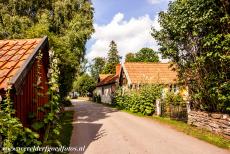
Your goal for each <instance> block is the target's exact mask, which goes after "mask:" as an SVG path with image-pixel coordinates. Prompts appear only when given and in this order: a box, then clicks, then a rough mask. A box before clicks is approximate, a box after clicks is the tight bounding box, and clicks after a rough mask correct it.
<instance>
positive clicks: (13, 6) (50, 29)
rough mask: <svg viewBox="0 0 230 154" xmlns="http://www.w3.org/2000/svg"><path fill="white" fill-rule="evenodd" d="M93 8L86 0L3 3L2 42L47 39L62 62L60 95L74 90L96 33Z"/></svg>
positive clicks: (0, 10) (0, 12)
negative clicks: (87, 43)
mask: <svg viewBox="0 0 230 154" xmlns="http://www.w3.org/2000/svg"><path fill="white" fill-rule="evenodd" d="M92 19H93V8H92V6H91V4H90V3H89V2H88V1H87V0H71V1H63V0H55V1H50V0H46V1H45V0H43V1H40V0H29V1H28V0H20V1H12V0H5V1H0V39H11V38H35V37H43V36H44V35H48V37H49V42H50V47H51V49H52V50H53V51H54V52H55V54H56V55H57V57H58V58H59V63H58V67H59V70H60V74H62V75H61V76H59V84H60V94H61V95H62V96H61V98H64V97H65V96H66V95H67V94H68V92H69V91H70V90H71V89H72V83H73V81H74V77H75V75H76V74H77V71H78V70H79V69H78V68H79V65H80V63H81V62H82V61H83V60H84V58H83V57H84V54H85V44H86V41H87V40H88V39H89V38H90V35H91V34H92V33H93V31H94V30H93V20H92Z"/></svg>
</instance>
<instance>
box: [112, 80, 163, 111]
mask: <svg viewBox="0 0 230 154" xmlns="http://www.w3.org/2000/svg"><path fill="white" fill-rule="evenodd" d="M161 92H162V87H161V86H159V85H144V86H143V87H141V88H140V89H139V90H138V91H137V90H131V91H129V92H123V91H122V89H118V90H117V91H116V94H115V102H116V104H117V106H118V107H119V108H120V109H125V110H128V111H131V112H133V113H141V114H143V115H152V114H153V113H154V111H155V101H156V99H157V98H159V97H160V96H161Z"/></svg>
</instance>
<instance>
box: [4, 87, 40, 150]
mask: <svg viewBox="0 0 230 154" xmlns="http://www.w3.org/2000/svg"><path fill="white" fill-rule="evenodd" d="M14 114H15V110H14V109H13V102H12V101H11V99H10V88H9V89H8V91H7V93H6V97H5V99H4V100H3V101H2V102H1V108H0V135H1V137H2V141H3V145H2V146H3V147H4V148H9V149H5V150H6V151H4V153H9V152H10V148H12V147H23V146H24V147H32V146H39V145H41V144H42V142H41V141H39V134H38V133H35V132H33V131H32V130H31V129H29V128H24V127H23V126H22V123H21V122H20V120H19V119H18V118H16V117H15V116H14ZM1 150H2V149H1ZM1 150H0V153H1ZM8 150H9V151H8ZM18 152H19V151H18ZM21 153H23V151H22V152H21Z"/></svg>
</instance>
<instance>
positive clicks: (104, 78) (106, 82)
mask: <svg viewBox="0 0 230 154" xmlns="http://www.w3.org/2000/svg"><path fill="white" fill-rule="evenodd" d="M120 71H121V64H118V65H117V66H116V74H100V75H99V82H98V83H97V87H96V89H95V90H94V93H96V94H97V95H100V97H101V101H102V102H103V103H111V101H112V95H113V93H114V92H115V89H116V87H117V86H118V83H119V77H120Z"/></svg>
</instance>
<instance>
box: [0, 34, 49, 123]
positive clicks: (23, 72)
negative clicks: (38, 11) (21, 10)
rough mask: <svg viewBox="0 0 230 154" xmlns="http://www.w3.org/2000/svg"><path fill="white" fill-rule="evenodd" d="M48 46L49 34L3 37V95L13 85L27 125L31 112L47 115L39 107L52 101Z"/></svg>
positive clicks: (0, 51)
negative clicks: (45, 35) (24, 37)
mask: <svg viewBox="0 0 230 154" xmlns="http://www.w3.org/2000/svg"><path fill="white" fill-rule="evenodd" d="M48 50H49V44H48V38H47V37H44V38H37V39H23V40H0V95H1V97H3V98H4V97H5V93H6V91H7V89H9V88H11V90H10V95H11V100H12V102H13V104H14V108H15V110H16V116H17V117H18V118H19V119H20V120H21V122H22V124H23V125H24V126H26V127H29V126H30V124H31V122H30V119H29V115H30V114H31V113H34V114H35V115H36V117H37V119H38V120H39V119H42V118H43V113H41V112H39V111H38V107H40V106H43V105H44V104H45V103H47V102H48V94H47V92H48V77H47V74H48V66H49V53H48ZM39 55H41V56H39ZM39 57H40V58H39Z"/></svg>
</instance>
